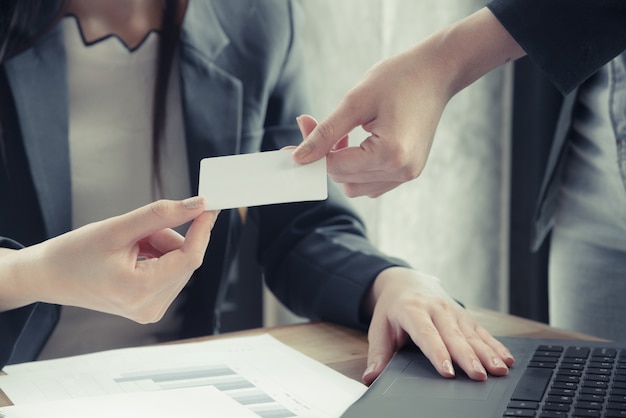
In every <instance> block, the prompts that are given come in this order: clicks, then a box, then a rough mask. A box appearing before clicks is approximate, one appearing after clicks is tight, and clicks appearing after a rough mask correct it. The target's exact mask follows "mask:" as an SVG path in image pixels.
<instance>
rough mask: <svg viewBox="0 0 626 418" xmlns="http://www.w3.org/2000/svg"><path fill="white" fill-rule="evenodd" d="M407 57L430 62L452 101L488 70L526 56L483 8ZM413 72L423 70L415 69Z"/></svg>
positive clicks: (442, 87) (420, 45)
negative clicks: (452, 98)
mask: <svg viewBox="0 0 626 418" xmlns="http://www.w3.org/2000/svg"><path fill="white" fill-rule="evenodd" d="M407 53H409V54H412V55H413V56H414V57H415V58H416V59H418V60H423V59H424V57H427V58H428V59H430V60H432V65H433V66H434V68H433V69H434V70H436V71H437V74H438V79H439V80H438V82H439V87H440V88H441V89H443V90H444V91H445V93H446V95H447V97H452V96H454V95H455V94H456V93H458V92H459V91H461V90H462V89H464V88H465V87H467V86H469V85H470V84H472V83H473V82H475V81H476V80H478V79H479V78H481V77H482V76H483V75H485V74H487V73H488V72H490V71H491V70H493V69H495V68H497V67H499V66H501V65H503V64H505V63H507V62H509V61H513V60H516V59H518V58H521V57H522V56H524V55H525V52H524V50H523V49H522V48H521V47H520V46H519V44H518V43H517V42H516V41H515V40H514V39H513V38H512V37H511V35H510V34H509V33H508V32H507V31H506V29H505V28H504V27H503V26H502V24H501V23H500V22H499V21H498V19H496V17H495V16H494V15H493V13H492V12H491V11H490V10H489V9H487V8H482V9H481V10H479V11H477V12H476V13H474V14H472V15H470V16H468V17H466V18H464V19H462V20H459V21H458V22H455V23H453V24H451V25H449V26H447V27H445V28H443V29H441V30H439V31H438V32H436V33H434V34H433V35H431V36H430V37H429V38H427V39H426V40H425V41H424V42H422V43H420V44H418V45H417V46H415V47H414V48H412V49H411V50H409V51H408V52H407ZM416 68H418V69H421V68H424V66H423V65H416Z"/></svg>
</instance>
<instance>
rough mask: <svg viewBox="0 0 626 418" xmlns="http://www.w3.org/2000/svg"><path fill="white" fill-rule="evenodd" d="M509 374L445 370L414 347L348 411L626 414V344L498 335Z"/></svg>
mask: <svg viewBox="0 0 626 418" xmlns="http://www.w3.org/2000/svg"><path fill="white" fill-rule="evenodd" d="M498 339H499V340H500V341H502V342H503V343H504V344H505V345H506V347H507V348H508V349H509V350H510V351H511V353H512V354H513V355H514V357H515V365H514V366H513V367H512V368H511V369H510V370H509V374H508V375H507V376H504V377H494V376H489V378H488V379H487V381H484V382H478V381H473V380H470V379H469V378H468V377H467V376H466V375H465V374H464V373H463V372H462V371H460V370H458V368H457V376H456V377H455V378H454V379H445V378H443V377H441V376H440V375H439V374H438V373H437V372H436V371H435V369H434V368H433V367H432V365H431V364H430V362H429V361H428V359H427V358H426V356H424V355H423V354H422V353H421V352H420V351H419V349H417V348H415V347H409V348H405V349H403V350H401V351H399V352H398V353H397V354H396V355H395V356H394V357H393V359H392V360H391V361H390V363H389V364H388V365H387V367H386V368H385V369H384V370H383V372H382V373H381V375H380V376H379V377H378V378H377V379H376V380H375V381H374V383H372V385H371V386H370V387H369V388H368V389H367V391H366V392H365V393H364V394H363V396H362V397H361V398H360V399H358V400H357V401H356V402H355V403H354V404H353V405H352V406H350V407H349V408H348V409H347V410H346V412H345V413H344V414H343V415H342V417H344V418H368V417H376V418H381V417H382V418H395V417H427V418H439V417H441V418H453V417H463V418H490V417H497V418H500V417H537V418H561V417H626V345H624V344H619V343H607V342H594V341H584V340H557V339H536V338H529V337H498Z"/></svg>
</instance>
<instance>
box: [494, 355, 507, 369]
mask: <svg viewBox="0 0 626 418" xmlns="http://www.w3.org/2000/svg"><path fill="white" fill-rule="evenodd" d="M491 364H493V365H494V366H495V367H498V368H501V369H508V367H506V364H504V362H503V361H502V360H500V359H499V358H497V357H494V358H493V359H492V360H491Z"/></svg>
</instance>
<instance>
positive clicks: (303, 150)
mask: <svg viewBox="0 0 626 418" xmlns="http://www.w3.org/2000/svg"><path fill="white" fill-rule="evenodd" d="M312 150H313V147H312V146H311V143H310V142H309V141H304V142H302V143H301V144H300V145H298V148H296V149H295V150H294V151H293V156H294V157H296V158H304V157H306V156H307V155H309V154H310V153H311V151H312Z"/></svg>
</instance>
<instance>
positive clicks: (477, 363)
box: [472, 360, 487, 376]
mask: <svg viewBox="0 0 626 418" xmlns="http://www.w3.org/2000/svg"><path fill="white" fill-rule="evenodd" d="M472 368H473V369H474V371H475V372H476V373H480V374H482V375H485V376H487V371H486V370H485V368H484V367H483V365H482V364H481V363H480V361H478V360H473V361H472Z"/></svg>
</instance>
